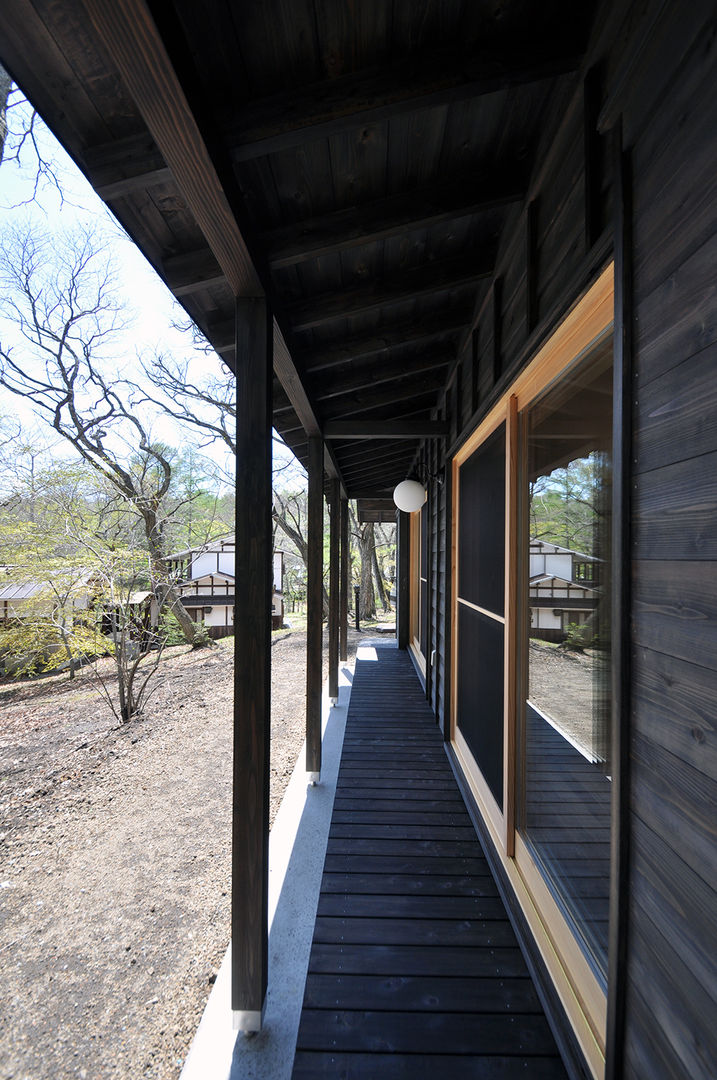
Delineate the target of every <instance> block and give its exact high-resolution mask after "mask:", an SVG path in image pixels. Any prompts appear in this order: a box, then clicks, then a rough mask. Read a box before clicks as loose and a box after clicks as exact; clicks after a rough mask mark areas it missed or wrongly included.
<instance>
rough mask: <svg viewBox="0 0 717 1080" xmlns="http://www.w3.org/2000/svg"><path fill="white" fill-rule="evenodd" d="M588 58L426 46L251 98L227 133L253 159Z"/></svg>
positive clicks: (234, 149) (240, 157)
mask: <svg viewBox="0 0 717 1080" xmlns="http://www.w3.org/2000/svg"><path fill="white" fill-rule="evenodd" d="M580 59H581V58H580V56H577V55H574V54H570V55H565V54H562V55H557V56H547V55H546V50H545V49H544V48H540V49H538V48H535V49H523V50H521V51H520V52H517V51H513V53H512V54H511V53H508V52H506V53H505V54H504V55H503V56H498V55H496V54H495V53H493V54H492V55H491V57H490V58H487V57H486V56H472V57H460V56H456V54H455V52H444V53H433V54H426V53H421V54H418V55H414V56H410V57H407V58H405V59H403V60H398V61H395V62H393V63H392V64H391V65H390V66H389V67H385V68H381V69H378V70H376V69H374V70H370V71H362V72H357V73H353V74H350V75H344V76H340V77H339V78H336V79H326V80H323V81H321V82H318V83H314V84H312V85H310V86H305V87H293V88H292V89H291V90H288V91H285V92H282V93H280V94H275V95H272V96H271V97H268V98H263V99H261V100H258V101H255V102H251V103H250V104H248V105H247V106H246V107H245V108H244V109H243V110H241V112H240V114H239V116H238V117H232V118H231V120H230V122H229V123H228V124H227V125H225V138H226V140H227V143H228V145H229V147H230V150H231V154H232V157H233V158H234V160H236V161H250V160H252V159H253V158H257V157H262V156H263V155H265V154H274V153H278V152H280V151H284V150H290V149H293V148H295V147H297V146H300V145H301V144H302V143H303V142H306V141H308V140H311V139H320V138H327V137H329V136H332V135H337V134H339V133H341V132H343V131H345V130H346V129H349V128H351V127H355V126H357V125H361V124H369V123H376V122H379V121H383V120H388V119H390V118H391V117H394V116H399V115H401V114H403V113H407V112H414V111H416V110H417V109H429V108H435V107H436V106H439V105H449V104H451V103H453V102H458V101H466V100H468V99H470V98H475V97H480V96H482V95H484V94H492V93H495V92H496V91H498V90H506V89H510V88H511V87H513V86H521V85H524V84H525V83H531V82H536V81H539V80H541V79H550V78H555V77H556V76H559V75H564V74H566V73H568V72H572V71H575V70H576V69H577V67H578V65H579V63H580Z"/></svg>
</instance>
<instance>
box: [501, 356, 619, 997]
mask: <svg viewBox="0 0 717 1080" xmlns="http://www.w3.org/2000/svg"><path fill="white" fill-rule="evenodd" d="M524 431H525V443H526V455H525V460H526V465H527V476H526V479H527V522H526V527H525V528H524V530H523V535H524V537H525V539H524V544H525V545H526V547H527V551H526V552H525V556H526V558H525V566H526V568H527V575H526V576H527V583H526V585H527V587H526V592H527V596H525V604H526V608H527V612H528V617H527V618H526V624H528V625H529V630H528V639H527V641H526V656H527V684H526V687H525V690H526V700H525V715H524V726H523V755H522V770H523V776H522V779H523V799H522V814H521V827H522V831H523V833H524V835H525V838H526V839H527V841H528V842H529V844H530V846H531V848H532V851H533V854H534V856H535V858H536V859H537V861H538V864H539V865H540V867H541V870H542V872H543V874H544V876H545V878H546V880H547V882H548V884H549V885H550V887H551V889H552V891H553V894H554V896H555V898H556V900H557V901H558V903H559V904H560V906H561V907H562V909H563V911H564V913H565V915H566V918H567V919H568V921H569V923H570V924H571V926H572V927H573V930H574V932H575V934H576V936H577V938H578V940H579V941H580V942H581V944H582V946H583V948H584V950H585V952H586V953H587V955H588V956H589V957H590V958H591V959H592V961H593V963H594V965H595V967H596V968H597V969H598V971H599V972H601V973H602V974H603V976H604V975H605V973H606V970H607V933H608V895H609V845H610V700H609V689H610V636H609V635H610V611H609V601H610V513H611V511H610V508H611V457H610V448H611V442H612V341H611V340H606V341H604V342H602V343H601V344H600V345H599V346H598V347H596V348H595V349H593V350H592V352H591V354H590V355H589V356H588V357H587V359H585V360H584V361H582V362H581V363H580V364H579V365H577V366H575V367H574V368H572V369H571V370H570V371H569V372H567V373H566V374H565V376H564V377H563V378H561V380H560V381H559V382H558V383H556V384H555V385H554V386H553V387H551V388H550V390H549V391H547V392H546V394H544V395H543V397H542V398H540V399H539V401H538V402H536V403H535V404H534V405H533V406H532V407H531V408H530V409H529V410H527V411H526V415H525V426H524Z"/></svg>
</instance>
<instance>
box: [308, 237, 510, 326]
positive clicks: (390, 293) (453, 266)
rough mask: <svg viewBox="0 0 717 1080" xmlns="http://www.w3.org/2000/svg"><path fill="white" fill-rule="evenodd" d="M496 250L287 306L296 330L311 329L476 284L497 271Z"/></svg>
mask: <svg viewBox="0 0 717 1080" xmlns="http://www.w3.org/2000/svg"><path fill="white" fill-rule="evenodd" d="M493 263H494V255H493V251H492V250H491V251H486V250H478V251H472V252H470V253H469V254H467V255H461V256H459V257H457V258H453V259H443V260H440V261H436V262H434V263H430V264H428V265H425V266H419V267H417V268H415V269H413V270H406V271H405V272H404V273H402V274H400V275H398V276H396V277H395V278H387V279H384V280H376V281H372V282H371V283H370V284H369V285H358V286H354V287H353V288H350V289H342V290H339V291H337V292H331V293H324V294H321V295H318V296H312V297H311V298H310V299H308V300H301V301H298V302H295V303H293V304H289V305H288V307H287V315H288V317H289V319H290V321H291V325H292V328H293V329H294V330H295V331H299V330H311V329H313V328H314V327H317V326H323V325H324V324H325V323H329V322H333V320H335V319H345V318H350V317H352V316H354V315H362V314H365V313H366V312H370V311H376V310H377V309H378V308H391V307H396V306H397V305H399V304H403V303H405V302H406V301H407V300H418V299H420V298H421V297H422V296H426V295H429V296H433V295H435V293H437V292H448V291H450V290H451V289H459V288H462V287H467V286H470V285H474V284H475V283H476V282H477V281H480V280H481V279H482V278H487V277H490V276H491V274H492V272H493Z"/></svg>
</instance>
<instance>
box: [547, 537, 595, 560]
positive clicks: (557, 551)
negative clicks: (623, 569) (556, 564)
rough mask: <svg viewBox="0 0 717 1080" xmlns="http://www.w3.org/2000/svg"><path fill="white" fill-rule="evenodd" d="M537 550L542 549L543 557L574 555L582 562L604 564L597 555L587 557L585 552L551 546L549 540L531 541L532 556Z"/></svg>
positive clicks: (555, 545) (556, 545)
mask: <svg viewBox="0 0 717 1080" xmlns="http://www.w3.org/2000/svg"><path fill="white" fill-rule="evenodd" d="M536 548H540V552H539V554H541V555H572V556H573V557H574V558H576V559H579V560H580V562H602V559H598V558H597V556H596V555H586V554H585V552H584V551H575V550H574V549H573V548H565V547H560V546H559V545H558V544H551V543H549V542H548V541H547V540H534V539H531V541H530V553H531V555H532V554H534V553H535V550H536Z"/></svg>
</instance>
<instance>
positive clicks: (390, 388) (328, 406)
mask: <svg viewBox="0 0 717 1080" xmlns="http://www.w3.org/2000/svg"><path fill="white" fill-rule="evenodd" d="M445 367H446V365H445V364H444V365H442V366H441V367H439V368H436V369H433V370H430V371H422V372H418V373H416V375H415V376H408V377H407V375H406V373H405V372H404V377H403V378H402V379H400V380H399V379H397V380H394V381H393V382H391V383H379V385H378V386H375V387H373V388H372V389H370V390H369V389H364V390H355V391H352V392H349V391H347V392H346V393H345V394H341V395H332V397H330V398H329V400H328V401H327V402H326V403H325V404H324V406H323V415H324V417H325V421H324V423H325V424H326V423H328V422H329V421H331V420H339V419H344V418H348V417H351V416H355V415H356V414H357V413H362V412H367V411H369V410H372V409H376V408H379V407H381V406H383V405H389V404H392V403H394V402H399V401H412V400H413V399H414V398H417V397H419V396H420V395H424V394H430V393H433V392H435V391H436V390H439V389H440V388H441V387H442V386H443V383H444V370H445Z"/></svg>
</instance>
